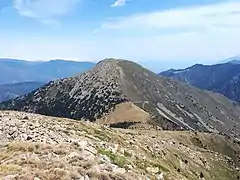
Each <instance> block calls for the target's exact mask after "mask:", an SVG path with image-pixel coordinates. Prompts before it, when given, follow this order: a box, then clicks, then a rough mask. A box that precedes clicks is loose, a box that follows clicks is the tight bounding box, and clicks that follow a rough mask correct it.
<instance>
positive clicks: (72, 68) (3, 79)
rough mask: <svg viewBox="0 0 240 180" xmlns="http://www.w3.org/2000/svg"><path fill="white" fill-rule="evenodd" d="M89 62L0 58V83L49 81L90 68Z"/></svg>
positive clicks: (91, 64) (91, 65) (92, 64)
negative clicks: (31, 60)
mask: <svg viewBox="0 0 240 180" xmlns="http://www.w3.org/2000/svg"><path fill="white" fill-rule="evenodd" d="M94 65H95V64H94V63H91V62H75V61H65V60H51V61H46V62H29V61H22V60H14V59H0V72H1V76H0V84H12V83H19V82H45V83H46V82H49V81H51V80H55V79H58V78H65V77H69V76H73V75H77V74H79V73H81V72H84V71H86V70H89V69H91V68H92V67H93V66H94Z"/></svg>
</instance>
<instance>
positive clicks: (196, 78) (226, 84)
mask: <svg viewBox="0 0 240 180" xmlns="http://www.w3.org/2000/svg"><path fill="white" fill-rule="evenodd" d="M160 75H161V76H165V77H170V78H172V79H175V80H179V81H182V82H185V83H187V84H189V85H192V86H195V87H198V88H200V89H205V90H209V91H214V92H217V93H221V94H223V95H225V96H226V97H228V98H230V99H232V100H234V101H237V102H240V58H239V57H235V58H230V59H228V60H226V61H223V62H221V63H220V64H216V65H202V64H196V65H194V66H191V67H189V68H186V69H180V70H175V69H170V70H168V71H164V72H162V73H160Z"/></svg>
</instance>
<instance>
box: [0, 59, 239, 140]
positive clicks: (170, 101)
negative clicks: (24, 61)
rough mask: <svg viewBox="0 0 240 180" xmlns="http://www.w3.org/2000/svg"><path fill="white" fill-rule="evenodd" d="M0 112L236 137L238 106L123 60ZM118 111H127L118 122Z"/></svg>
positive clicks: (34, 94)
mask: <svg viewBox="0 0 240 180" xmlns="http://www.w3.org/2000/svg"><path fill="white" fill-rule="evenodd" d="M0 108H1V109H9V110H19V111H27V112H34V113H40V114H44V115H51V116H59V117H68V118H73V119H77V120H80V119H87V120H90V121H94V122H99V123H103V124H109V125H111V126H113V127H125V128H136V127H141V128H147V129H149V128H155V129H156V128H157V129H167V130H191V131H203V132H214V133H220V134H227V135H229V136H232V137H239V136H240V123H239V121H240V108H239V106H238V105H237V104H236V103H234V102H233V101H230V100H229V99H227V98H225V97H224V96H222V95H220V94H215V93H211V92H207V91H203V90H199V89H196V88H194V87H191V86H188V85H185V84H183V83H180V82H177V81H174V80H171V79H168V78H164V77H159V76H158V75H157V74H155V73H153V72H151V71H149V70H147V69H145V68H143V67H141V66H140V65H138V64H136V63H133V62H131V61H126V60H114V59H107V60H104V61H101V62H100V63H98V64H97V65H96V67H94V68H93V69H92V70H90V71H87V72H85V73H83V74H81V75H79V76H75V77H70V78H65V79H60V80H57V81H54V82H50V83H49V84H47V85H45V86H44V87H42V88H40V89H39V90H37V91H35V92H32V93H30V94H28V95H26V96H23V97H20V98H17V99H15V100H12V101H9V102H5V103H2V104H0ZM121 108H123V109H127V108H128V109H130V111H129V114H126V115H125V116H124V118H122V119H121V118H119V117H120V116H119V114H120V113H122V111H121ZM116 112H118V113H116ZM126 112H127V111H126ZM132 112H136V113H132ZM112 117H115V118H112ZM116 117H118V120H117V122H116V121H115V119H116ZM99 119H100V120H99ZM101 119H102V120H101Z"/></svg>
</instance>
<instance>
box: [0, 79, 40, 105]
mask: <svg viewBox="0 0 240 180" xmlns="http://www.w3.org/2000/svg"><path fill="white" fill-rule="evenodd" d="M43 85H44V83H41V82H23V83H15V84H2V85H0V102H2V101H8V100H10V99H14V98H16V97H18V96H22V95H25V94H27V93H30V92H32V91H34V90H36V89H38V88H40V87H41V86H43Z"/></svg>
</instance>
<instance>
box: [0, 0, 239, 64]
mask: <svg viewBox="0 0 240 180" xmlns="http://www.w3.org/2000/svg"><path fill="white" fill-rule="evenodd" d="M0 27H1V28H0V39H1V43H0V57H8V58H19V59H26V60H48V59H56V58H61V59H72V60H79V61H99V60H101V59H104V58H106V57H116V58H124V59H130V60H134V61H138V62H143V63H145V64H156V63H158V64H160V65H161V64H163V66H164V64H168V66H169V65H171V66H172V67H174V66H178V67H180V66H185V65H187V64H193V63H197V62H198V63H199V62H202V63H214V62H217V61H220V60H222V59H225V58H228V57H231V56H237V55H240V48H239V47H240V33H239V32H240V1H239V0H51V1H50V0H1V1H0Z"/></svg>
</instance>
